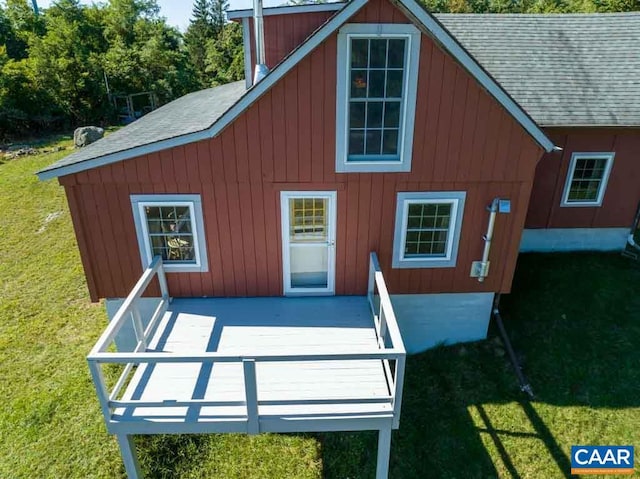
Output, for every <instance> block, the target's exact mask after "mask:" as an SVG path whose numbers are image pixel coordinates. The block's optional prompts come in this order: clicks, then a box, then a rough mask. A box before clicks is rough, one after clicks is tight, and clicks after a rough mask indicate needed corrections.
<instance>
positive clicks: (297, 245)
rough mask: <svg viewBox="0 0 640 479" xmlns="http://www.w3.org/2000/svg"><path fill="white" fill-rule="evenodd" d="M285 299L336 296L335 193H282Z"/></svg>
mask: <svg viewBox="0 0 640 479" xmlns="http://www.w3.org/2000/svg"><path fill="white" fill-rule="evenodd" d="M280 201H281V209H282V216H281V218H282V262H283V265H282V271H283V279H284V294H285V295H319V294H326V295H331V294H335V257H336V255H335V241H336V192H335V191H311V192H300V191H283V192H282V193H281V196H280Z"/></svg>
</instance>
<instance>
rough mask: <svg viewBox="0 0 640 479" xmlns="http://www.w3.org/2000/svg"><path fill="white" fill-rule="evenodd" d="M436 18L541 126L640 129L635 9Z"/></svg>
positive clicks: (139, 129) (162, 121)
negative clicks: (612, 12) (610, 11)
mask: <svg viewBox="0 0 640 479" xmlns="http://www.w3.org/2000/svg"><path fill="white" fill-rule="evenodd" d="M436 18H437V19H438V20H440V22H442V24H443V25H444V26H445V27H446V28H447V29H449V30H450V31H451V33H452V34H453V35H454V36H455V37H456V38H457V39H458V41H459V42H460V43H461V44H462V45H463V46H464V47H465V48H466V49H467V50H468V51H469V52H470V53H471V54H472V55H473V56H474V57H475V59H476V60H477V61H479V62H480V64H481V65H482V66H483V67H484V68H485V69H486V70H487V71H488V72H489V73H490V74H491V75H492V76H493V77H494V78H495V79H496V80H497V81H498V83H500V84H501V86H502V87H503V88H504V89H505V90H506V91H507V92H508V93H509V94H510V95H511V96H512V97H513V98H514V99H515V100H516V101H517V102H518V103H519V104H520V106H521V107H522V108H524V110H525V111H526V112H527V113H528V114H529V115H530V116H531V117H532V118H533V119H534V120H535V121H536V122H537V123H538V124H539V125H541V126H640V12H636V13H615V14H570V15H568V14H553V15H549V14H545V15H538V14H531V15H523V14H515V15H514V14H483V15H479V14H468V15H467V14H465V15H462V14H439V15H436ZM245 93H246V90H245V83H244V81H239V82H235V83H231V84H228V85H223V86H220V87H216V88H210V89H208V90H202V91H199V92H195V93H191V94H189V95H186V96H184V97H182V98H179V99H177V100H175V101H173V102H171V103H169V104H167V105H165V106H163V107H162V108H159V109H158V110H155V111H153V112H151V113H149V114H148V115H146V116H144V117H142V118H141V119H139V120H137V121H136V122H134V123H132V124H130V125H128V126H127V127H125V128H122V129H121V130H118V131H117V132H115V133H113V134H111V135H109V136H108V137H107V138H104V139H102V140H100V141H98V142H96V143H94V144H92V145H89V146H88V147H86V148H83V149H81V150H78V151H76V152H74V153H72V154H71V155H69V156H67V157H66V158H64V159H62V160H60V161H59V162H57V163H54V164H53V165H50V166H49V167H47V168H45V169H43V170H42V171H41V172H40V173H44V172H48V171H51V170H56V169H59V168H62V167H65V166H70V165H74V166H75V165H76V164H78V163H82V162H85V161H89V160H94V159H98V158H101V157H105V156H112V155H115V156H117V157H120V156H122V158H126V157H128V156H127V152H128V150H132V149H134V148H138V147H144V146H146V145H153V144H156V143H158V142H162V141H165V140H172V139H174V138H176V139H179V137H181V136H184V135H189V134H193V133H197V132H201V131H204V130H207V129H208V128H210V127H211V126H212V125H214V124H215V123H216V121H217V120H218V119H219V118H220V117H221V116H222V115H223V114H224V113H225V112H226V111H227V110H228V109H229V108H230V107H231V106H233V105H234V104H235V103H236V102H237V101H238V100H240V98H241V97H242V96H243V95H244V94H245ZM176 141H177V140H176ZM167 147H169V146H167ZM45 176H46V175H45Z"/></svg>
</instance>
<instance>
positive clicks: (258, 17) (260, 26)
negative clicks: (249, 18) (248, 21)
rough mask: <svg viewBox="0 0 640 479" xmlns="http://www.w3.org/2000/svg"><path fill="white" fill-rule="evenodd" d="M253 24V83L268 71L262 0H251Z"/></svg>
mask: <svg viewBox="0 0 640 479" xmlns="http://www.w3.org/2000/svg"><path fill="white" fill-rule="evenodd" d="M253 26H254V35H255V37H256V68H255V70H254V72H253V84H254V85H255V84H256V83H258V82H259V81H260V80H262V79H263V78H264V77H265V76H267V73H269V68H267V65H266V60H265V57H266V55H265V48H264V19H263V17H262V0H253Z"/></svg>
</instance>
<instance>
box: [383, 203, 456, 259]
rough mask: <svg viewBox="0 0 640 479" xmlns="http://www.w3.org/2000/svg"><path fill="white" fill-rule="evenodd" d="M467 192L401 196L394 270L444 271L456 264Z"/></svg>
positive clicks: (398, 210) (397, 212) (394, 243)
mask: <svg viewBox="0 0 640 479" xmlns="http://www.w3.org/2000/svg"><path fill="white" fill-rule="evenodd" d="M465 197H466V194H465V193H464V192H422V193H417V192H416V193H398V204H397V207H396V230H395V236H394V242H393V267H394V268H442V267H453V266H455V264H456V257H457V254H458V243H459V241H460V228H461V226H462V213H463V211H464V200H465Z"/></svg>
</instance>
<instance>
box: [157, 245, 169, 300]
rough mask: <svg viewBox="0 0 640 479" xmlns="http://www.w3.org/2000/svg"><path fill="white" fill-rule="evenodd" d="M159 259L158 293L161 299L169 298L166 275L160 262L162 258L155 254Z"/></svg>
mask: <svg viewBox="0 0 640 479" xmlns="http://www.w3.org/2000/svg"><path fill="white" fill-rule="evenodd" d="M157 258H159V260H160V264H159V265H158V272H157V273H158V283H160V295H161V296H162V299H164V300H167V301H168V300H169V285H168V284H167V275H166V274H165V272H164V263H163V262H162V258H161V257H159V256H157Z"/></svg>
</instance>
